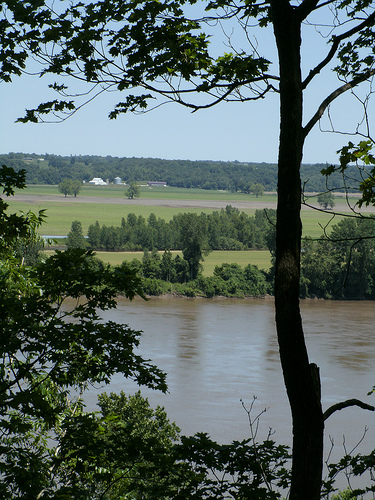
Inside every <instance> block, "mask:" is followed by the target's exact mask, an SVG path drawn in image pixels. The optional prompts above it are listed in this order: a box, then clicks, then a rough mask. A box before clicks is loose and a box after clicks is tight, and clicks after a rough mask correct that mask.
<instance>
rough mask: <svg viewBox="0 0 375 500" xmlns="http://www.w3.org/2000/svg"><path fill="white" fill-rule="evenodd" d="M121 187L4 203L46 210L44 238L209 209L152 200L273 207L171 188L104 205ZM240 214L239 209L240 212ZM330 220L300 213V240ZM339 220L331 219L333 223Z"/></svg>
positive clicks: (341, 205)
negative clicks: (75, 228)
mask: <svg viewBox="0 0 375 500" xmlns="http://www.w3.org/2000/svg"><path fill="white" fill-rule="evenodd" d="M124 191H125V187H124V186H116V185H111V186H84V187H83V189H82V192H81V193H80V195H79V197H78V198H77V200H75V202H74V203H73V202H72V203H69V202H66V201H65V200H64V197H63V195H59V196H60V197H61V200H59V201H48V200H47V199H43V197H47V196H51V195H54V196H56V195H58V192H57V186H34V185H32V186H30V187H28V188H27V189H26V190H24V191H22V194H27V195H28V196H30V197H34V196H40V197H41V198H38V199H35V198H34V199H33V198H31V202H28V203H26V202H21V201H14V200H12V199H8V200H7V203H9V211H11V212H15V211H18V212H19V211H24V212H27V211H28V210H32V211H34V212H36V211H38V210H40V209H46V210H47V220H46V224H44V225H43V226H42V228H41V231H40V232H41V233H42V234H45V235H56V236H64V235H66V234H67V233H68V232H69V231H70V227H71V224H72V222H73V221H74V220H79V221H81V223H82V228H83V232H84V233H85V234H86V233H87V230H88V227H89V226H90V224H94V223H95V221H98V222H99V224H100V225H107V226H112V225H114V226H118V225H120V223H121V218H122V217H125V218H126V217H127V215H128V214H129V213H135V214H136V215H137V216H138V215H142V216H143V217H145V218H147V217H148V216H149V215H150V213H154V214H155V215H156V216H157V217H160V218H162V219H165V220H167V221H169V220H170V219H171V218H172V217H173V216H174V215H176V214H178V213H181V212H195V213H201V212H206V213H210V212H212V211H213V209H209V208H201V207H198V206H197V207H191V208H186V207H173V206H169V207H168V206H158V205H153V204H152V199H154V200H157V199H165V200H168V199H170V200H180V201H183V200H195V201H197V202H198V203H199V201H204V200H209V201H222V202H223V201H224V202H228V204H230V203H231V202H235V201H249V200H251V202H252V203H253V206H255V207H256V204H257V202H259V203H262V204H263V203H265V202H270V203H275V202H276V195H265V196H262V197H260V198H258V199H256V198H255V197H253V196H249V195H244V194H242V193H230V192H222V191H208V190H203V189H181V188H171V187H167V188H164V187H158V188H147V187H145V188H142V190H141V200H142V199H145V200H147V203H146V202H145V204H144V205H142V204H141V205H135V204H134V205H132V204H126V205H122V204H119V205H115V204H111V203H106V198H124ZM87 196H93V197H95V198H97V200H98V201H97V202H94V203H88V202H87V201H85V202H82V203H79V199H80V198H81V197H82V198H81V199H84V198H85V197H87ZM335 208H337V209H338V210H340V211H344V210H345V208H346V209H347V207H346V205H345V200H344V199H343V198H342V199H339V198H337V199H336V207H335ZM255 209H256V208H246V209H244V210H243V211H244V212H246V213H248V214H253V213H254V212H255ZM241 210H242V209H241ZM330 218H331V216H330V215H329V214H324V213H321V212H315V211H308V210H303V211H302V223H303V234H304V236H312V237H318V236H320V235H321V234H322V229H321V226H324V225H325V224H327V222H328V221H329V220H330ZM338 220H339V218H336V219H335V222H337V221H338Z"/></svg>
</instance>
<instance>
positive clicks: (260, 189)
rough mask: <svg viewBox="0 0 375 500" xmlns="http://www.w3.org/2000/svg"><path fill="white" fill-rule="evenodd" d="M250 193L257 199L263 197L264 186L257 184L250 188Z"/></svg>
mask: <svg viewBox="0 0 375 500" xmlns="http://www.w3.org/2000/svg"><path fill="white" fill-rule="evenodd" d="M251 192H252V193H253V194H255V196H256V197H257V198H258V196H263V195H264V186H263V184H260V183H259V182H258V183H257V184H254V185H253V186H252V187H251Z"/></svg>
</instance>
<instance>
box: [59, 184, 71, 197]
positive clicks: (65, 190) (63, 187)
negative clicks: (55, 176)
mask: <svg viewBox="0 0 375 500" xmlns="http://www.w3.org/2000/svg"><path fill="white" fill-rule="evenodd" d="M58 190H59V193H62V194H63V195H64V196H65V198H66V197H67V196H68V194H70V195H71V194H73V193H72V183H71V179H64V180H62V181H61V182H60V184H59V186H58Z"/></svg>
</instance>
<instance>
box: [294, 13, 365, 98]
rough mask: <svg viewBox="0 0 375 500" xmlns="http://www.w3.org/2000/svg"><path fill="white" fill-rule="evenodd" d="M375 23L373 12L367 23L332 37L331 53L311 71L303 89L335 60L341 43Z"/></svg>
mask: <svg viewBox="0 0 375 500" xmlns="http://www.w3.org/2000/svg"><path fill="white" fill-rule="evenodd" d="M302 5H303V4H302ZM302 5H301V6H302ZM374 22H375V12H373V13H372V14H371V15H370V16H368V18H367V19H365V21H363V22H362V23H360V24H358V25H357V26H355V27H354V28H352V29H351V30H349V31H346V32H345V33H342V34H341V35H338V36H334V37H332V39H333V42H332V45H331V49H330V51H329V52H328V54H327V56H326V57H325V59H323V61H321V62H320V63H319V64H318V65H317V66H316V67H315V68H313V69H312V70H311V71H310V73H309V74H308V76H307V78H305V80H304V81H303V82H302V88H303V89H305V88H306V87H307V85H308V84H309V83H310V82H311V80H312V79H313V78H314V77H315V76H316V75H317V74H318V73H320V71H321V70H322V69H323V68H324V67H325V66H327V64H328V63H329V62H330V61H331V60H332V59H333V57H334V55H335V54H336V52H337V49H338V47H339V45H340V43H341V42H342V41H343V40H345V39H347V38H350V37H351V36H353V35H355V34H356V33H358V32H359V31H361V30H362V29H363V28H366V27H367V26H371V25H372V24H374Z"/></svg>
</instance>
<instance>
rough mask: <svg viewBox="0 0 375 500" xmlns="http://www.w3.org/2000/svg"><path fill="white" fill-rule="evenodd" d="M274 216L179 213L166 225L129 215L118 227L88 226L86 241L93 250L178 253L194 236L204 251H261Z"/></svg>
mask: <svg viewBox="0 0 375 500" xmlns="http://www.w3.org/2000/svg"><path fill="white" fill-rule="evenodd" d="M275 216H276V212H275V210H271V209H270V210H267V211H265V210H256V211H255V214H254V216H251V215H248V214H246V213H245V212H240V211H239V210H238V209H237V208H233V207H232V206H230V205H228V206H227V207H226V208H225V209H222V210H220V211H215V212H212V213H210V214H205V213H201V214H200V215H198V214H192V213H181V214H178V215H175V216H173V218H172V219H171V220H170V221H169V222H166V221H165V220H164V219H161V218H159V217H156V216H155V214H153V213H152V214H150V216H149V217H148V218H147V219H145V218H144V217H143V216H141V215H139V216H138V217H137V216H136V215H135V214H134V213H130V214H128V216H127V218H126V219H125V218H122V220H121V225H120V226H100V225H99V223H98V222H96V223H95V224H92V225H90V226H89V228H88V233H87V237H88V238H87V241H88V243H89V245H90V247H91V248H92V249H94V250H107V251H120V250H122V251H124V250H125V251H137V250H144V249H149V250H152V249H157V250H166V249H168V250H181V249H183V248H184V239H186V238H187V237H188V235H189V234H190V233H192V232H196V233H198V234H199V235H200V237H201V238H202V247H203V249H204V250H249V249H261V248H267V245H269V242H268V240H269V238H271V237H272V235H273V232H274V226H273V225H272V222H273V221H274V220H275Z"/></svg>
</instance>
